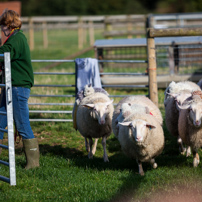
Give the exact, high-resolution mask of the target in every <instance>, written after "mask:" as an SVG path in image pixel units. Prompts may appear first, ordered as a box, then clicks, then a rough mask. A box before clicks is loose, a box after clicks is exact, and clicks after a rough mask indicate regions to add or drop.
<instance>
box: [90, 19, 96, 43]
mask: <svg viewBox="0 0 202 202" xmlns="http://www.w3.org/2000/svg"><path fill="white" fill-rule="evenodd" d="M88 28H89V38H90V45H91V46H93V45H94V42H95V37H94V26H93V21H89V22H88Z"/></svg>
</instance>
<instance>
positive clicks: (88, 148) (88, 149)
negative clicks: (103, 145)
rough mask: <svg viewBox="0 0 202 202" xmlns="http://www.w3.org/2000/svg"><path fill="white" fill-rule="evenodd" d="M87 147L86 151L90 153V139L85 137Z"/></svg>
mask: <svg viewBox="0 0 202 202" xmlns="http://www.w3.org/2000/svg"><path fill="white" fill-rule="evenodd" d="M85 147H86V151H87V152H89V151H90V147H89V143H88V139H87V138H86V137H85Z"/></svg>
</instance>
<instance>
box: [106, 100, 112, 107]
mask: <svg viewBox="0 0 202 202" xmlns="http://www.w3.org/2000/svg"><path fill="white" fill-rule="evenodd" d="M113 102H114V100H113V99H112V100H110V101H109V102H106V105H107V106H108V105H110V104H112V103H113Z"/></svg>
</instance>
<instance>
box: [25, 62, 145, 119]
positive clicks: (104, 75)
mask: <svg viewBox="0 0 202 202" xmlns="http://www.w3.org/2000/svg"><path fill="white" fill-rule="evenodd" d="M42 62H43V63H50V62H51V63H57V64H58V63H71V64H72V65H73V68H72V69H74V71H72V72H34V75H44V76H51V75H63V76H71V75H73V76H74V78H75V79H74V83H72V84H68V85H67V84H62V85H61V84H60V85H53V84H50V85H44V84H35V85H34V88H44V87H51V88H73V89H74V94H65V95H64V94H63V95H50V94H31V95H30V97H36V98H38V97H40V98H42V97H46V98H47V97H49V98H50V97H51V98H58V99H59V98H61V97H64V98H72V97H73V98H75V97H76V80H77V74H76V71H75V60H32V63H42ZM98 62H99V63H116V64H123V63H127V64H131V66H133V65H134V64H138V63H147V61H145V60H98ZM142 75H143V76H146V77H148V74H147V73H141V72H140V73H134V72H126V71H124V72H105V73H104V72H103V73H100V76H101V80H102V79H103V78H110V77H113V78H114V77H116V78H123V77H124V76H125V78H128V76H131V77H136V78H138V76H142ZM126 80H127V79H126ZM102 87H103V88H148V85H128V84H127V82H126V84H121V85H118V84H110V85H109V84H103V85H102ZM67 91H68V90H67ZM125 96H127V95H110V97H114V98H115V97H120V98H121V97H125ZM146 96H148V95H146ZM74 101H75V100H74ZM74 101H73V102H63V103H58V102H57V103H42V102H35V103H34V102H29V106H36V105H37V106H38V107H45V106H49V107H50V108H51V106H66V107H68V108H71V109H70V110H50V109H46V110H44V109H42V110H38V109H37V110H30V111H29V112H30V114H53V113H54V114H72V109H73V105H74ZM30 121H31V122H34V121H39V122H41V121H45V122H50V121H53V122H72V118H62V119H58V118H52V119H50V118H48V119H47V118H38V117H37V115H36V116H35V118H30Z"/></svg>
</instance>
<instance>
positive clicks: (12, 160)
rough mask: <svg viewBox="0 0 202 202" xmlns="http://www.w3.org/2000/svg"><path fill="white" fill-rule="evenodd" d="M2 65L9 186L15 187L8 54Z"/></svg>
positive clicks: (9, 62) (5, 55)
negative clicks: (3, 70)
mask: <svg viewBox="0 0 202 202" xmlns="http://www.w3.org/2000/svg"><path fill="white" fill-rule="evenodd" d="M4 64H5V84H6V105H7V123H8V124H7V125H8V147H9V150H8V151H9V172H10V185H16V169H15V145H14V130H13V102H12V83H11V61H10V53H5V54H4Z"/></svg>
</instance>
